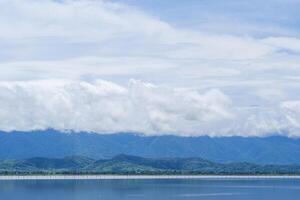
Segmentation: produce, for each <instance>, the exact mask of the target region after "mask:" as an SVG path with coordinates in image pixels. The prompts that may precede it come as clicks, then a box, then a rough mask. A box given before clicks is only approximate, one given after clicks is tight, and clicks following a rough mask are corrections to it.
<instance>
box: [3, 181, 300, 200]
mask: <svg viewBox="0 0 300 200" xmlns="http://www.w3.org/2000/svg"><path fill="white" fill-rule="evenodd" d="M299 197H300V179H232V180H230V179H226V180H225V179H217V180H216V179H190V180H188V179H174V180H172V179H169V180H161V179H149V180H1V181H0V199H1V200H2V199H3V200H20V199H21V200H27V199H28V200H37V199H38V200H40V199H42V200H96V199H97V200H99V199H103V200H117V199H121V200H129V199H130V200H134V199H137V200H140V199H146V200H148V199H149V200H150V199H151V200H153V199H155V200H166V199H178V200H180V199H208V200H210V199H211V200H219V199H220V200H221V199H222V200H254V199H260V200H264V199H265V200H277V199H278V200H279V199H280V200H282V199H284V200H298V199H299Z"/></svg>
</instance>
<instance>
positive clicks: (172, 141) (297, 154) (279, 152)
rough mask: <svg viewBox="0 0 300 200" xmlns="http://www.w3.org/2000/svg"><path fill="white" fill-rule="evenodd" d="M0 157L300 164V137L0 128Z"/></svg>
mask: <svg viewBox="0 0 300 200" xmlns="http://www.w3.org/2000/svg"><path fill="white" fill-rule="evenodd" d="M0 144H1V145H0V159H28V158H32V157H47V158H63V157H65V156H72V155H81V156H87V157H90V158H93V159H103V158H111V157H113V156H115V155H118V154H129V155H136V156H142V157H152V158H162V157H177V158H178V157H201V158H203V159H208V160H211V161H214V162H224V163H228V162H251V163H257V164H294V163H295V164H300V139H297V138H287V137H280V136H273V137H264V138H263V137H262V138H259V137H205V136H202V137H178V136H151V137H149V136H148V137H144V136H140V135H136V134H132V133H119V134H109V135H107V134H106V135H103V134H95V133H72V134H68V133H61V132H59V131H55V130H47V131H36V132H11V133H5V132H0Z"/></svg>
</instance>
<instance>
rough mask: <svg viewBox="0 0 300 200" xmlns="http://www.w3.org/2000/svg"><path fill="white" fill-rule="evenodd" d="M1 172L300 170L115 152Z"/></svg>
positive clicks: (1, 165)
mask: <svg viewBox="0 0 300 200" xmlns="http://www.w3.org/2000/svg"><path fill="white" fill-rule="evenodd" d="M0 174H216V175H218V174H234V175H236V174H242V175H243V174H255V175H257V174H300V165H257V164H251V163H227V164H224V163H215V162H211V161H209V160H205V159H202V158H196V157H194V158H143V157H138V156H130V155H124V154H121V155H117V156H115V157H113V158H110V159H100V160H95V159H91V158H88V157H83V156H68V157H65V158H60V159H53V158H42V157H36V158H30V159H25V160H2V161H0Z"/></svg>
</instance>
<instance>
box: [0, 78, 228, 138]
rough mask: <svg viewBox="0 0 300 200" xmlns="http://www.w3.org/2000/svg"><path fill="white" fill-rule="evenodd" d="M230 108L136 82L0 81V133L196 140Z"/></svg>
mask: <svg viewBox="0 0 300 200" xmlns="http://www.w3.org/2000/svg"><path fill="white" fill-rule="evenodd" d="M229 105H230V100H229V99H228V97H226V96H225V95H224V94H222V93H221V92H220V91H217V90H212V91H209V92H207V93H205V94H200V93H198V92H197V91H187V90H182V89H171V88H166V87H159V86H155V85H152V84H149V83H143V82H140V81H135V80H131V81H130V82H129V85H128V87H122V86H119V85H116V84H114V83H111V82H106V81H102V80H97V81H95V82H94V83H88V82H70V81H61V80H51V81H49V80H48V81H30V82H1V83H0V129H1V130H5V131H12V130H20V131H31V130H39V129H47V128H53V129H58V130H63V131H64V130H74V131H92V132H98V133H105V132H123V131H133V132H141V133H144V134H146V135H147V134H171V133H173V134H179V135H186V134H187V135H197V134H203V132H202V131H200V130H201V128H205V127H206V126H208V125H212V124H215V123H218V122H220V121H224V120H226V119H231V118H232V117H233V116H232V114H231V113H230V112H229Z"/></svg>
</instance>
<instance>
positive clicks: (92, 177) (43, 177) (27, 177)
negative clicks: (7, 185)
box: [0, 175, 300, 181]
mask: <svg viewBox="0 0 300 200" xmlns="http://www.w3.org/2000/svg"><path fill="white" fill-rule="evenodd" d="M149 179H216V180H217V179H240V180H241V179H300V176H298V175H260V176H257V175H20V176H18V175H13V176H7V175H1V176H0V181H1V180H149Z"/></svg>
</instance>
